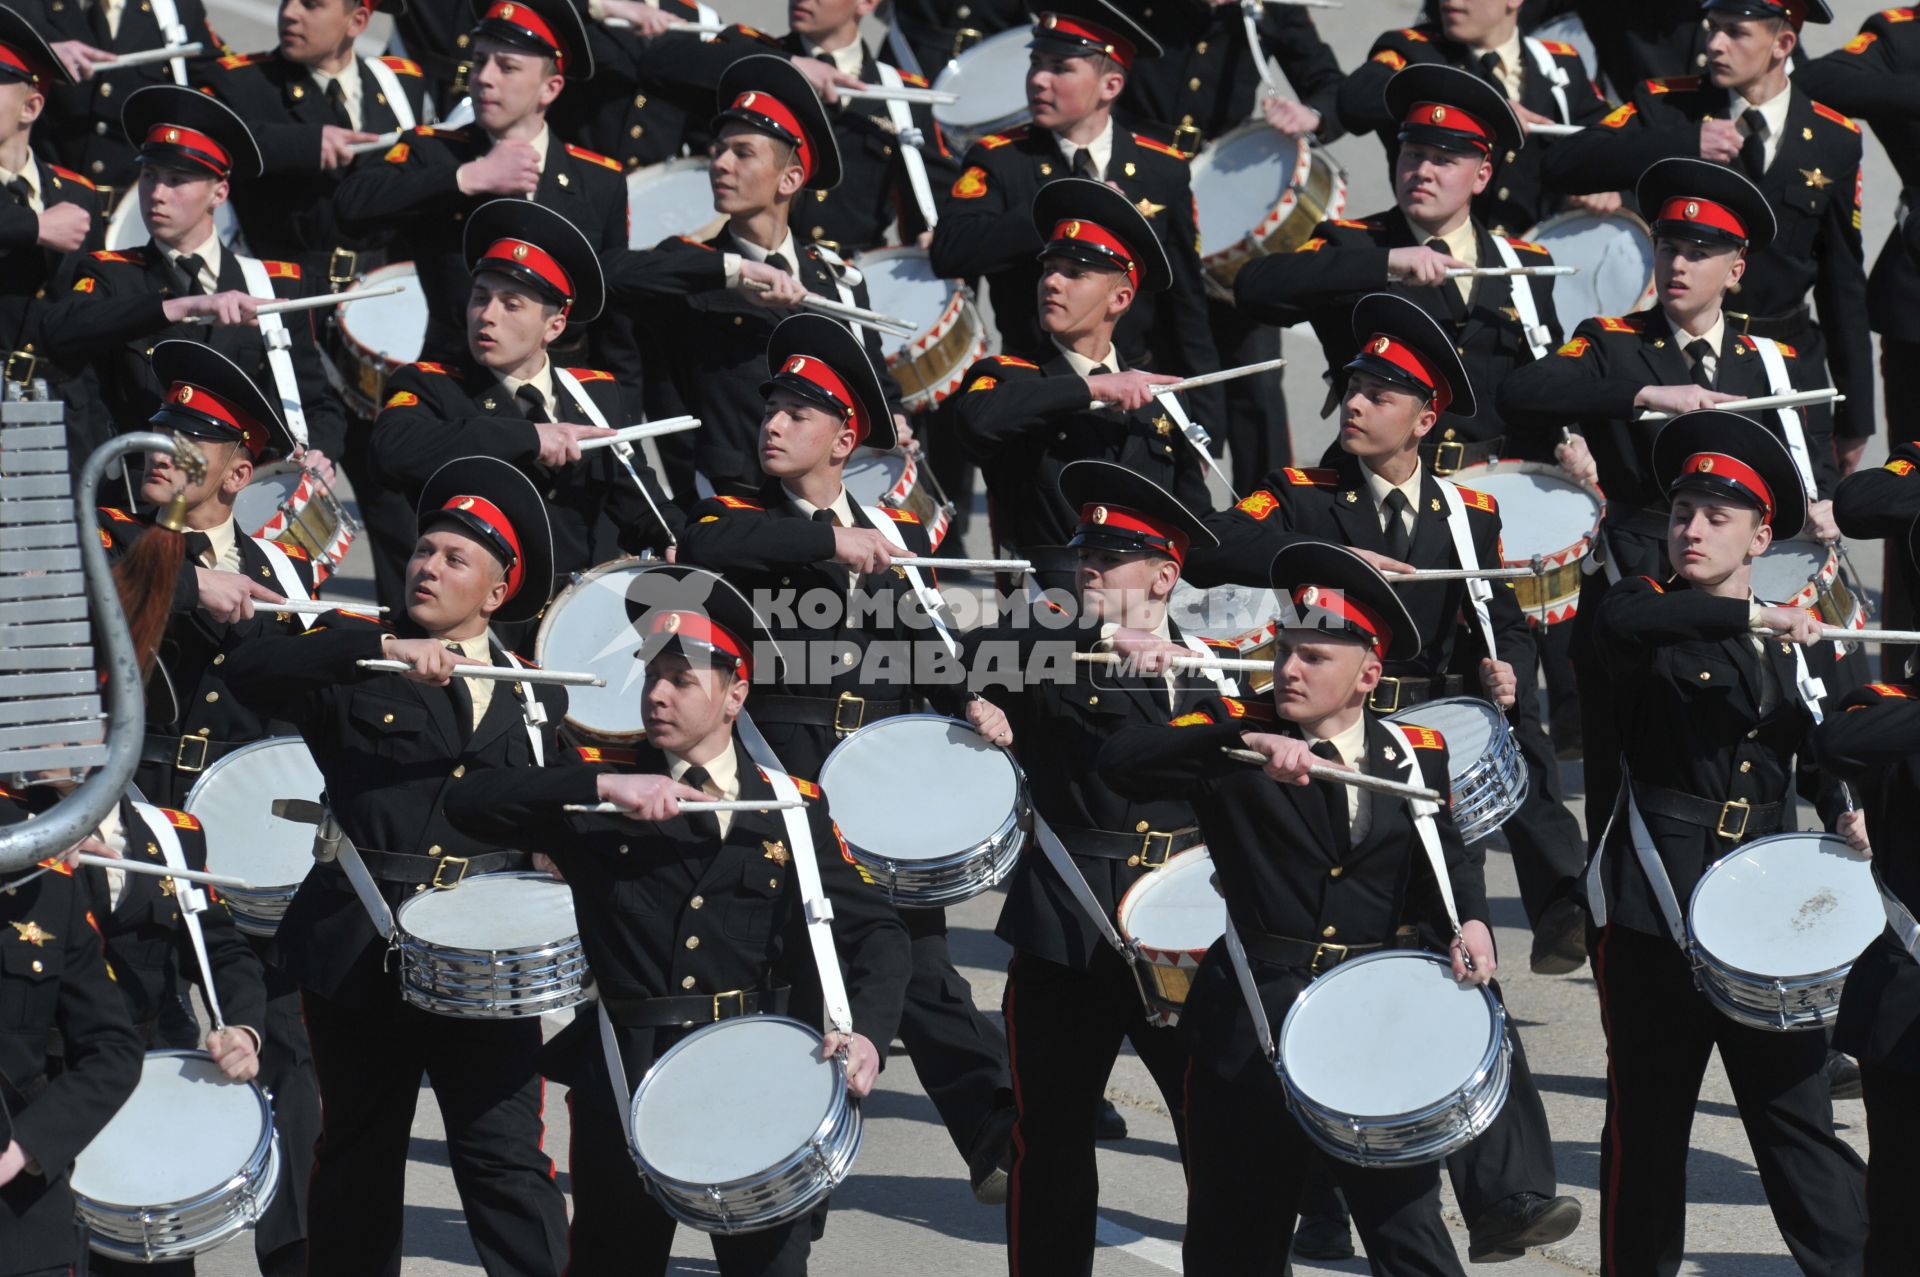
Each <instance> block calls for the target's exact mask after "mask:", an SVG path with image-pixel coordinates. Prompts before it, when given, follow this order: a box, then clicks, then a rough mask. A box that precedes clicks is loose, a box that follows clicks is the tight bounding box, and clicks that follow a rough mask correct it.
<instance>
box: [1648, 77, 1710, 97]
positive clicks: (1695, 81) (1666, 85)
mask: <svg viewBox="0 0 1920 1277" xmlns="http://www.w3.org/2000/svg"><path fill="white" fill-rule="evenodd" d="M1699 87H1700V77H1699V76H1697V75H1668V76H1662V77H1661V78H1659V79H1657V80H1648V81H1647V92H1649V93H1692V92H1693V91H1694V90H1695V89H1698V88H1699Z"/></svg>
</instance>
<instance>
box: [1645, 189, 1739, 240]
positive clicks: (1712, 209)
mask: <svg viewBox="0 0 1920 1277" xmlns="http://www.w3.org/2000/svg"><path fill="white" fill-rule="evenodd" d="M1654 220H1655V221H1659V222H1698V223H1699V224H1700V225H1702V226H1710V227H1712V228H1713V229H1714V230H1716V231H1725V232H1726V233H1727V234H1729V235H1732V236H1734V237H1735V238H1737V239H1745V238H1746V237H1747V224H1746V223H1745V222H1743V221H1741V220H1740V219H1739V217H1738V216H1736V215H1735V213H1734V211H1733V210H1732V209H1730V208H1728V207H1727V206H1726V205H1725V204H1716V203H1714V202H1713V201H1712V200H1703V199H1699V198H1697V197H1696V196H1692V195H1676V196H1675V197H1674V198H1672V199H1670V200H1668V201H1667V202H1666V203H1665V204H1662V205H1661V206H1660V216H1659V217H1657V218H1656V219H1654Z"/></svg>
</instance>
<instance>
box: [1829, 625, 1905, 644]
mask: <svg viewBox="0 0 1920 1277" xmlns="http://www.w3.org/2000/svg"><path fill="white" fill-rule="evenodd" d="M1820 637H1821V638H1822V639H1824V640H1828V641H1831V642H1834V643H1920V630H1850V629H1847V628H1846V627H1845V626H1841V625H1823V626H1821V627H1820Z"/></svg>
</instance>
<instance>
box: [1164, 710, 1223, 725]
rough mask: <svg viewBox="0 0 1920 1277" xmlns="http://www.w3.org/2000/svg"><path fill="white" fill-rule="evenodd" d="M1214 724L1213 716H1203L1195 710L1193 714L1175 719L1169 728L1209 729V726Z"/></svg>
mask: <svg viewBox="0 0 1920 1277" xmlns="http://www.w3.org/2000/svg"><path fill="white" fill-rule="evenodd" d="M1212 722H1213V715H1211V714H1203V713H1201V712H1200V711H1199V710H1195V711H1194V712H1193V713H1191V714H1182V715H1181V716H1180V717H1178V718H1176V719H1174V720H1173V721H1172V722H1171V723H1169V724H1167V726H1169V727H1207V726H1210V725H1211V724H1212Z"/></svg>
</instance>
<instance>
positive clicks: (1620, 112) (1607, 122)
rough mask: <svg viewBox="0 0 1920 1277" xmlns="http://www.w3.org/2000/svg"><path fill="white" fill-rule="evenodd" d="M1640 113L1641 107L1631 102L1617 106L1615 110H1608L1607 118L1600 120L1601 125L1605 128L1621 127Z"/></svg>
mask: <svg viewBox="0 0 1920 1277" xmlns="http://www.w3.org/2000/svg"><path fill="white" fill-rule="evenodd" d="M1638 114H1640V108H1639V107H1637V106H1635V105H1634V104H1633V103H1631V102H1628V103H1625V104H1624V105H1621V106H1616V107H1614V108H1613V110H1611V111H1609V112H1607V114H1606V116H1605V118H1603V119H1602V120H1601V121H1600V127H1601V128H1603V129H1617V128H1620V127H1621V126H1623V125H1624V124H1626V122H1627V121H1628V120H1631V119H1632V118H1633V117H1634V116H1636V115H1638Z"/></svg>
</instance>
